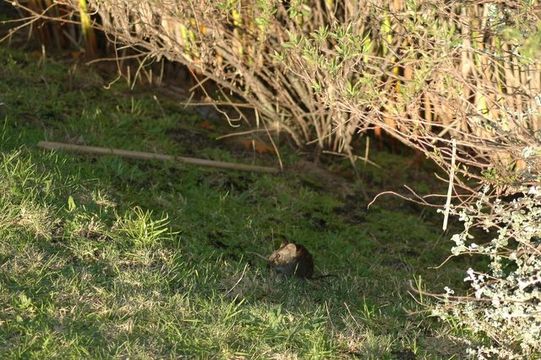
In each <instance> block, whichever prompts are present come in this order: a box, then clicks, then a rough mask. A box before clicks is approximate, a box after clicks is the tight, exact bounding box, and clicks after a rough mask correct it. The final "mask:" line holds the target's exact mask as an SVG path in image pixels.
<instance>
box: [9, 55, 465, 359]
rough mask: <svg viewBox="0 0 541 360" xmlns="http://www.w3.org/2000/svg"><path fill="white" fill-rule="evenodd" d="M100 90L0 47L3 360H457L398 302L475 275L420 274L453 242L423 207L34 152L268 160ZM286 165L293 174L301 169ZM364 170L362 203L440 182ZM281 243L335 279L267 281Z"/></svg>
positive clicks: (179, 114)
mask: <svg viewBox="0 0 541 360" xmlns="http://www.w3.org/2000/svg"><path fill="white" fill-rule="evenodd" d="M103 85H104V81H103V79H101V78H100V77H99V76H97V75H95V73H93V72H92V71H91V70H90V69H81V66H78V67H76V66H75V65H66V64H62V63H59V62H57V61H55V60H52V59H50V58H43V57H40V55H33V54H32V53H24V52H18V51H14V50H8V49H7V48H0V103H1V105H0V122H1V130H0V140H1V141H0V151H1V156H2V158H1V159H0V179H1V182H0V357H1V358H2V359H8V358H36V359H45V358H113V357H115V358H116V357H121V358H149V359H151V358H152V359H156V358H178V357H180V356H188V357H196V358H201V357H203V358H205V357H211V358H215V357H218V358H244V357H246V358H280V359H285V358H296V357H298V358H324V359H328V358H350V357H359V358H373V359H395V358H397V359H410V358H449V357H452V356H459V355H457V354H459V350H457V348H454V347H453V346H454V345H453V342H452V341H451V338H450V337H447V336H446V335H445V333H444V332H443V330H442V329H441V328H440V326H439V325H438V324H437V323H436V321H435V320H432V319H430V318H428V317H427V316H426V314H425V313H422V312H419V311H420V310H423V308H422V307H420V306H419V305H418V304H417V302H416V301H415V300H414V299H413V297H412V296H411V295H410V294H409V293H408V291H409V284H408V282H409V281H413V280H416V279H417V280H418V279H419V278H420V279H422V282H423V284H427V286H428V287H429V288H431V289H435V290H437V291H441V290H442V289H443V287H444V286H447V285H452V286H460V285H457V284H460V283H461V279H462V277H463V275H462V274H463V272H464V270H465V269H466V268H467V267H468V264H467V263H466V260H459V261H454V262H450V263H448V264H446V265H445V267H444V268H442V269H440V270H434V269H430V267H431V266H436V265H438V264H440V263H441V262H442V261H443V260H444V259H445V258H446V257H447V256H448V253H449V248H450V246H451V244H450V242H449V241H448V239H447V237H446V236H445V235H442V233H441V229H440V226H441V225H440V223H439V218H438V217H437V216H436V215H435V214H433V213H431V212H430V210H426V209H425V210H423V209H421V208H418V207H412V206H411V205H408V204H407V203H405V202H401V201H399V200H398V199H396V198H388V197H386V198H384V199H383V200H381V201H378V202H376V204H375V205H374V206H372V207H371V208H370V209H369V210H366V204H367V200H366V199H364V198H362V197H361V196H358V197H356V196H350V197H348V198H346V199H344V198H343V197H341V196H339V195H338V194H337V193H336V192H333V191H332V189H328V188H317V187H314V186H312V185H313V184H312V185H311V184H310V183H309V182H307V181H305V179H303V176H302V174H298V173H295V172H294V171H290V172H286V173H284V174H282V175H265V174H259V173H246V172H244V173H242V172H236V171H226V170H216V169H208V168H201V167H195V166H185V165H178V164H171V163H157V162H144V161H136V160H126V159H121V158H118V157H93V156H79V155H74V154H65V153H62V152H56V153H50V152H46V151H43V150H39V149H37V148H36V144H37V142H38V141H40V140H50V141H64V142H72V143H82V144H88V145H95V146H107V147H117V148H123V149H130V150H140V151H155V152H162V153H167V154H177V155H193V156H198V157H204V158H212V159H215V160H226V161H239V162H241V161H242V162H247V161H253V162H255V163H258V164H266V165H274V163H275V159H274V158H273V156H256V155H254V154H252V153H250V152H242V151H240V152H239V151H238V150H235V151H231V150H230V149H229V148H228V146H225V145H223V144H218V143H217V142H216V141H214V140H213V136H215V135H216V134H214V133H213V131H209V130H208V129H205V128H204V127H201V126H200V124H201V123H202V122H203V121H204V120H205V119H202V118H201V117H200V116H199V115H198V113H197V112H192V111H189V110H186V109H183V108H182V107H181V106H178V104H176V103H175V102H174V101H172V100H170V99H169V100H168V99H164V98H161V97H155V93H154V92H153V91H152V90H149V89H147V90H139V91H137V92H132V91H130V90H129V88H128V86H125V85H123V84H121V82H118V83H117V84H115V85H113V86H112V87H111V88H110V89H105V88H104V86H103ZM214 131H218V130H214ZM282 154H283V156H284V162H285V163H286V165H288V164H292V163H294V162H295V161H296V160H297V159H298V158H299V155H297V154H295V153H294V152H293V151H292V150H291V149H287V148H283V149H282ZM372 160H374V161H376V162H377V163H379V164H380V165H381V166H382V169H381V170H380V169H377V168H374V167H371V166H367V167H365V168H361V169H360V173H361V177H362V178H363V179H364V185H363V186H368V188H367V189H365V190H368V192H369V193H370V194H375V193H377V192H379V191H383V190H388V189H389V188H390V187H395V189H396V187H397V186H400V185H401V184H402V183H408V184H409V185H411V186H412V187H415V186H417V187H418V188H423V189H430V187H431V186H434V184H433V183H431V182H430V181H425V180H422V179H430V178H431V174H430V173H429V175H426V173H423V170H422V169H421V170H411V172H410V171H409V170H408V169H405V170H404V168H405V167H406V166H405V164H407V163H408V161H409V159H407V158H404V157H400V156H397V155H392V154H388V153H384V152H375V153H373V157H372ZM413 172H420V173H422V175H419V176H417V175H412V174H413ZM411 182H416V183H414V184H411ZM351 186H352V187H353V188H354V189H355V187H356V186H360V185H359V184H357V185H355V184H352V185H351ZM358 193H359V192H356V194H358ZM284 236H285V237H287V238H289V239H290V240H292V241H295V242H300V243H302V244H304V245H305V246H306V247H307V248H308V249H309V250H310V251H311V252H312V253H313V255H314V257H315V261H316V264H317V268H318V270H317V271H318V272H319V273H332V274H335V275H337V277H336V278H330V279H326V280H320V281H304V282H303V281H297V280H290V281H278V280H276V279H274V278H272V277H270V276H269V274H268V272H267V269H266V267H265V264H264V262H263V261H261V259H259V258H258V257H257V256H253V255H251V252H256V253H259V254H269V253H270V252H271V251H272V250H273V249H274V248H276V246H277V245H278V243H279V241H280V240H279V239H280V238H281V237H284Z"/></svg>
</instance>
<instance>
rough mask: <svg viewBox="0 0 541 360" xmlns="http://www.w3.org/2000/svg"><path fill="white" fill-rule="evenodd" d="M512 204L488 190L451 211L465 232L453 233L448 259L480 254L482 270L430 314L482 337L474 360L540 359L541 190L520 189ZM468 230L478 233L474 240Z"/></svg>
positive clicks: (474, 349)
mask: <svg viewBox="0 0 541 360" xmlns="http://www.w3.org/2000/svg"><path fill="white" fill-rule="evenodd" d="M519 190H520V191H519V192H518V193H517V194H518V196H515V199H513V200H509V201H503V200H501V199H499V198H496V199H494V198H493V197H491V196H489V195H488V187H487V188H485V189H484V191H482V192H481V193H480V194H479V197H478V200H477V201H476V202H475V203H473V204H472V205H467V206H465V207H463V208H460V209H458V208H455V209H452V210H451V213H452V214H454V215H457V216H459V219H460V220H461V221H462V222H463V224H464V230H463V231H462V232H461V233H458V234H455V235H454V236H453V237H452V240H453V241H454V243H455V246H454V247H453V249H452V252H453V255H456V256H458V255H462V254H469V255H482V256H486V257H488V259H489V264H488V266H487V267H486V268H484V269H471V268H470V269H468V271H467V276H466V278H465V279H464V281H466V282H467V283H468V284H469V286H470V291H469V293H467V294H465V295H464V296H456V295H455V292H454V291H453V290H451V289H449V288H445V291H446V294H444V295H443V296H442V297H441V298H440V300H441V301H440V302H439V303H438V304H437V305H436V306H435V308H434V309H433V311H434V314H435V315H437V316H439V317H441V318H443V319H447V320H451V321H453V322H454V323H458V324H459V325H461V326H463V327H465V328H467V329H470V330H471V331H472V332H474V333H478V334H481V335H483V337H485V338H486V339H487V341H485V342H484V343H483V344H482V345H478V346H476V347H472V348H471V349H470V350H469V352H470V355H471V356H472V357H474V358H477V359H496V358H500V359H530V358H540V357H541V187H535V186H532V187H529V188H521V189H519ZM473 229H483V230H485V231H486V233H487V235H488V240H483V241H479V240H478V239H477V238H479V236H478V237H476V236H474V235H473V234H472V230H473Z"/></svg>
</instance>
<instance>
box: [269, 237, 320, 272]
mask: <svg viewBox="0 0 541 360" xmlns="http://www.w3.org/2000/svg"><path fill="white" fill-rule="evenodd" d="M268 264H269V267H270V268H272V269H273V270H274V271H276V272H277V273H278V274H281V275H285V276H296V277H298V278H301V279H310V278H312V276H313V275H314V259H313V257H312V254H310V252H309V251H308V250H307V249H306V248H305V247H304V246H302V245H300V244H293V243H282V245H281V246H280V248H279V249H278V250H276V251H274V252H273V253H272V254H271V255H270V256H269V258H268Z"/></svg>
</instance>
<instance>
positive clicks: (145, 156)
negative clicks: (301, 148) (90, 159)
mask: <svg viewBox="0 0 541 360" xmlns="http://www.w3.org/2000/svg"><path fill="white" fill-rule="evenodd" d="M38 147H40V148H43V149H48V150H66V151H73V152H79V153H83V154H94V155H115V156H121V157H125V158H130V159H142V160H162V161H173V162H175V161H177V162H181V163H185V164H193V165H201V166H209V167H216V168H222V169H233V170H242V171H257V172H266V173H278V172H280V169H278V168H275V167H268V166H257V165H247V164H237V163H230V162H225V161H214V160H207V159H197V158H192V157H185V156H171V155H164V154H157V153H149V152H143V151H130V150H122V149H112V148H103V147H97V146H85V145H74V144H66V143H59V142H50V141H40V142H39V143H38Z"/></svg>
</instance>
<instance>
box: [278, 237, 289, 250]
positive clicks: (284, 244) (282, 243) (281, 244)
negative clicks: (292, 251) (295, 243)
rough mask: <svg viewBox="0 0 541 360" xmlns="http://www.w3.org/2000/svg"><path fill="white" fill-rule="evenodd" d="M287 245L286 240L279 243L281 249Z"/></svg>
mask: <svg viewBox="0 0 541 360" xmlns="http://www.w3.org/2000/svg"><path fill="white" fill-rule="evenodd" d="M287 244H289V241H287V239H282V242H281V243H280V247H281V248H283V247H284V246H286V245H287Z"/></svg>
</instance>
